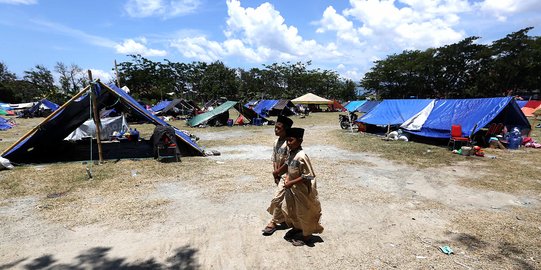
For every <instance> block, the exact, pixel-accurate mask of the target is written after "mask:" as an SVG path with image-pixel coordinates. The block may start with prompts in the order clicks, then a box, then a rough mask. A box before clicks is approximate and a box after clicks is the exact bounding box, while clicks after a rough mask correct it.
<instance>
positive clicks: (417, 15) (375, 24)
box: [320, 0, 472, 49]
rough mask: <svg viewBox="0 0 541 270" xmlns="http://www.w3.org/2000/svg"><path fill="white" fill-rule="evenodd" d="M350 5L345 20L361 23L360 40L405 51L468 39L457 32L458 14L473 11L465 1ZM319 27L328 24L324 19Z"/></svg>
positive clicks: (358, 0)
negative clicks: (361, 37) (347, 18)
mask: <svg viewBox="0 0 541 270" xmlns="http://www.w3.org/2000/svg"><path fill="white" fill-rule="evenodd" d="M350 3H351V5H352V6H351V8H349V9H346V10H344V12H343V14H344V15H345V17H343V18H344V19H345V18H346V17H350V18H352V19H354V20H356V21H358V22H360V24H361V27H360V29H359V30H358V31H357V32H358V33H360V35H361V36H363V37H364V38H365V39H369V41H370V43H373V44H378V43H379V44H383V43H386V45H385V46H386V47H388V48H393V47H401V48H403V49H406V48H419V49H421V48H426V47H437V46H442V45H445V44H448V43H452V42H456V41H459V40H460V39H462V38H464V35H465V34H464V32H463V31H460V30H455V29H454V27H455V26H456V25H457V24H458V23H459V20H460V16H459V14H461V13H465V12H469V11H471V10H472V7H471V6H470V4H469V3H468V1H466V0H399V1H397V2H396V3H395V1H394V0H382V1H379V0H351V1H350ZM397 4H400V5H398V6H397ZM399 6H400V7H399ZM320 23H321V24H322V25H325V23H327V20H326V19H325V16H324V17H323V19H322V20H321V21H320ZM322 27H324V26H322ZM339 34H340V31H337V35H339ZM380 48H381V47H380Z"/></svg>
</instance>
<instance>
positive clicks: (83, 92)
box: [2, 86, 90, 156]
mask: <svg viewBox="0 0 541 270" xmlns="http://www.w3.org/2000/svg"><path fill="white" fill-rule="evenodd" d="M89 88H90V86H87V87H85V88H84V89H83V90H81V92H79V93H77V95H75V96H73V97H72V98H71V99H70V100H68V101H67V102H66V103H64V104H63V105H62V106H60V107H59V108H58V109H56V111H54V112H53V113H51V114H50V115H49V116H47V117H46V118H45V119H44V120H43V121H42V122H41V123H39V124H38V125H37V126H35V127H34V128H33V129H31V130H30V131H28V132H27V133H26V134H24V135H23V136H22V137H21V138H20V139H19V140H17V141H16V142H15V143H14V144H12V145H11V146H10V147H8V148H7V149H6V150H4V152H2V156H3V155H5V154H7V153H8V152H9V151H11V149H13V148H14V147H15V146H16V145H17V144H19V143H20V142H22V141H23V140H26V138H28V137H29V136H30V135H32V134H34V133H35V132H36V131H37V130H38V129H40V128H41V126H43V124H45V123H47V121H49V120H50V119H52V118H54V117H55V116H56V115H57V114H59V113H60V112H61V111H63V110H64V108H66V107H67V106H68V105H69V104H71V103H72V102H73V101H74V100H76V99H78V98H80V97H81V96H82V95H84V94H85V93H86V92H87V91H88V89H89Z"/></svg>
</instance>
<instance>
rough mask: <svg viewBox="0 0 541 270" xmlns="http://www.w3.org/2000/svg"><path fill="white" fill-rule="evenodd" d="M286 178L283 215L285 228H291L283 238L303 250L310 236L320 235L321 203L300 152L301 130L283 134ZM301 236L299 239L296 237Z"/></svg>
mask: <svg viewBox="0 0 541 270" xmlns="http://www.w3.org/2000/svg"><path fill="white" fill-rule="evenodd" d="M286 137H287V147H288V149H289V156H288V158H287V161H286V163H287V174H286V176H285V178H284V188H285V192H284V199H283V202H282V213H283V214H284V217H285V222H286V223H287V225H289V226H290V227H292V229H291V230H290V231H288V232H287V233H286V235H285V237H284V238H285V239H286V240H288V241H291V243H292V244H293V245H294V246H303V245H306V244H307V243H308V241H310V238H311V237H312V234H314V233H322V232H323V227H322V226H321V224H320V223H319V220H320V218H321V203H320V202H319V199H318V193H317V187H316V180H315V177H316V175H315V173H314V169H313V168H312V163H311V162H310V159H309V158H308V156H307V155H306V153H304V150H303V149H302V146H301V145H302V141H303V137H304V129H302V128H290V129H287V130H286ZM301 232H302V238H300V239H298V238H295V236H296V235H297V234H299V233H301Z"/></svg>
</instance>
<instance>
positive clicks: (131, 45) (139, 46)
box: [32, 20, 167, 56]
mask: <svg viewBox="0 0 541 270" xmlns="http://www.w3.org/2000/svg"><path fill="white" fill-rule="evenodd" d="M32 22H33V23H35V24H36V25H39V26H42V27H45V28H46V29H48V30H53V31H55V32H58V33H61V34H64V35H66V36H70V37H74V38H77V39H80V40H82V41H84V42H88V43H90V44H93V45H96V46H100V47H104V48H111V49H115V51H116V52H117V53H120V54H140V55H142V56H165V55H166V54H167V52H166V51H164V50H157V49H150V48H147V46H146V43H147V40H146V38H144V37H141V38H139V42H137V41H135V40H134V39H126V40H124V42H122V43H117V42H115V41H112V40H110V39H107V38H104V37H100V36H96V35H91V34H88V33H85V32H83V31H81V30H78V29H73V28H71V27H68V26H65V25H62V24H58V23H54V22H49V21H44V20H32Z"/></svg>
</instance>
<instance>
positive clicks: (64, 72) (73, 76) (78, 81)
mask: <svg viewBox="0 0 541 270" xmlns="http://www.w3.org/2000/svg"><path fill="white" fill-rule="evenodd" d="M54 70H55V71H56V72H57V73H58V74H60V78H59V81H60V90H61V92H62V93H63V94H65V95H69V96H72V95H74V94H76V93H78V92H79V91H80V90H81V89H83V87H84V86H85V85H87V84H88V81H87V79H86V74H85V72H84V71H83V69H81V68H80V67H79V66H77V65H76V64H71V65H70V66H69V67H68V66H67V65H66V64H64V63H62V62H57V63H56V65H55V67H54Z"/></svg>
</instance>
